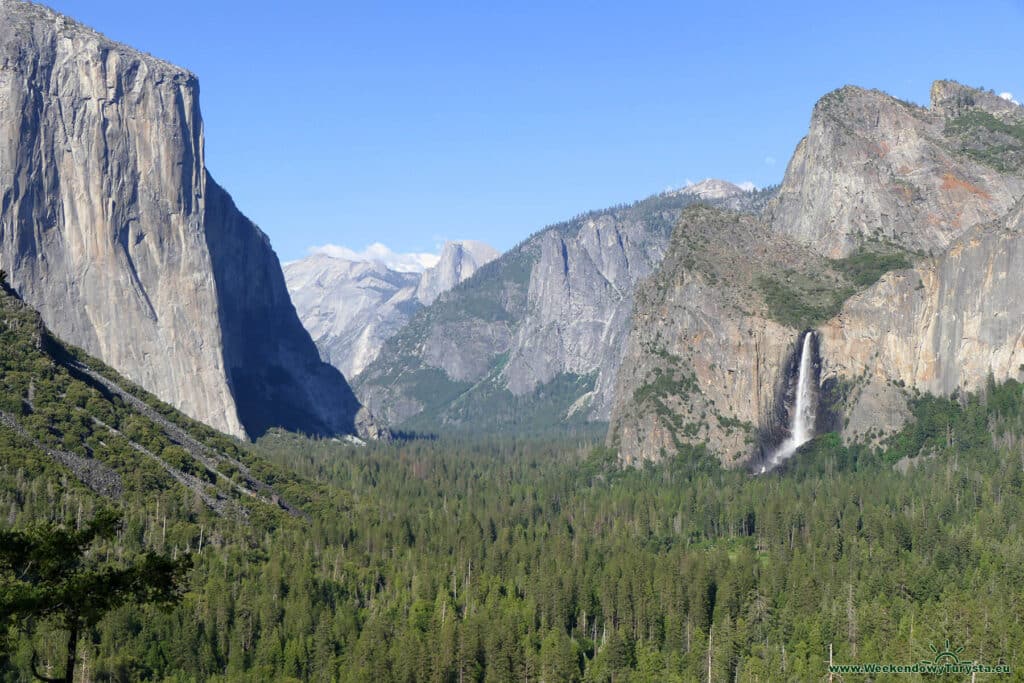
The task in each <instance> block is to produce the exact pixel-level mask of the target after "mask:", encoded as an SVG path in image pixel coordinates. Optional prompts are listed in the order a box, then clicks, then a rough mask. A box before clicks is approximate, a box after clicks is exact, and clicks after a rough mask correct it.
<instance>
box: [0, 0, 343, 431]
mask: <svg viewBox="0 0 1024 683" xmlns="http://www.w3.org/2000/svg"><path fill="white" fill-rule="evenodd" d="M203 144H204V139H203V125H202V118H201V116H200V112H199V85H198V82H197V80H196V78H195V76H193V75H192V74H191V73H189V72H187V71H184V70H182V69H180V68H177V67H175V66H173V65H170V64H168V63H166V62H163V61H160V60H158V59H155V58H153V57H150V56H148V55H144V54H141V53H139V52H137V51H135V50H133V49H131V48H128V47H126V46H124V45H120V44H117V43H114V42H112V41H110V40H108V39H107V38H105V37H104V36H102V35H100V34H98V33H96V32H95V31H92V30H90V29H88V28H86V27H84V26H82V25H80V24H77V23H76V22H74V21H72V20H71V19H68V18H66V17H63V16H61V15H59V14H57V13H55V12H52V11H51V10H48V9H46V8H43V7H40V6H37V5H32V4H28V3H23V2H17V1H15V0H0V192H2V194H3V202H2V207H0V267H2V268H4V269H5V270H7V271H8V273H9V279H10V283H11V285H12V287H13V288H14V289H16V290H17V291H18V292H19V293H20V294H21V296H22V297H23V298H24V299H25V300H26V301H27V302H28V303H29V304H31V305H32V306H33V307H35V308H36V309H38V310H39V311H40V312H41V314H42V316H43V319H44V320H45V321H46V323H47V325H49V326H50V327H51V328H52V329H53V330H54V331H55V333H56V334H57V335H58V336H60V337H61V338H63V339H65V340H67V341H69V342H71V343H73V344H75V345H77V346H81V347H82V348H84V349H85V350H86V351H88V352H89V353H91V354H93V355H95V356H97V357H99V358H101V359H102V360H103V361H104V362H106V363H108V364H110V365H111V366H113V367H114V368H116V369H117V370H118V371H120V372H122V373H123V374H125V375H126V376H128V377H129V378H131V379H132V380H133V381H135V382H137V383H138V384H140V385H141V386H143V387H145V388H146V389H148V390H149V391H152V392H153V393H154V394H156V395H157V396H159V397H160V398H162V399H164V400H166V401H167V402H169V403H171V404H172V405H174V406H176V407H178V408H180V409H181V410H183V411H184V412H186V413H188V414H189V415H191V416H193V417H195V418H197V419H200V420H202V421H203V422H206V423H207V424H210V425H212V426H214V427H216V428H217V429H220V430H223V431H225V432H228V433H231V434H234V435H236V436H244V435H249V436H253V437H255V436H258V435H259V434H261V433H262V432H263V431H265V430H266V428H268V427H269V426H282V427H287V428H290V429H298V430H302V431H307V432H315V433H324V432H343V433H348V432H351V431H352V430H353V429H354V428H355V424H354V418H355V414H356V411H357V410H358V408H359V405H358V402H357V401H356V400H355V397H354V395H353V394H352V392H351V390H350V389H349V387H348V385H347V383H346V381H345V379H344V378H343V377H342V376H341V374H340V373H338V372H337V371H335V370H334V369H333V368H330V367H329V366H326V365H324V364H321V363H320V362H319V358H318V355H317V353H316V349H315V347H314V346H313V343H312V341H311V340H310V339H309V335H308V334H307V333H306V332H305V331H304V330H303V328H302V327H301V324H300V323H299V321H298V319H297V317H296V315H295V311H294V308H293V307H292V305H291V302H290V300H289V298H288V295H287V291H286V289H285V286H284V278H283V276H282V274H281V268H280V265H279V263H278V261H277V257H276V256H275V254H274V252H273V250H272V249H271V248H270V245H269V243H268V241H267V239H266V236H265V235H263V233H262V232H260V231H259V229H258V228H256V227H255V226H254V225H253V224H252V223H251V222H249V221H248V220H247V219H246V218H245V217H244V216H243V215H242V214H241V213H240V212H239V211H238V210H237V208H235V206H234V204H233V203H232V202H231V199H230V197H229V196H228V195H227V193H226V192H225V191H224V190H222V189H221V188H220V187H219V186H217V185H216V183H214V182H213V180H212V179H211V178H210V177H209V175H208V173H207V171H206V167H205V164H204V161H203Z"/></svg>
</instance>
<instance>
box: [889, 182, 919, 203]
mask: <svg viewBox="0 0 1024 683" xmlns="http://www.w3.org/2000/svg"><path fill="white" fill-rule="evenodd" d="M891 187H892V191H893V194H896V195H898V196H899V197H900V199H902V200H903V201H905V202H909V201H912V200H913V199H914V191H913V190H911V189H910V188H909V187H907V186H906V185H900V184H899V183H893V184H892V186H891Z"/></svg>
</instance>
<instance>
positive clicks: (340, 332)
mask: <svg viewBox="0 0 1024 683" xmlns="http://www.w3.org/2000/svg"><path fill="white" fill-rule="evenodd" d="M498 256H499V254H498V252H497V251H496V250H495V249H493V248H492V247H490V246H488V245H486V244H484V243H482V242H472V241H459V242H447V243H445V245H444V247H443V249H442V250H441V257H440V259H439V260H438V262H437V264H436V265H434V266H432V267H430V268H427V269H426V270H424V271H423V272H422V273H410V272H402V271H398V270H394V269H392V268H389V267H387V266H386V265H384V264H383V263H380V262H377V261H350V260H348V259H344V258H336V257H332V256H327V255H325V254H314V255H312V256H309V257H307V258H304V259H301V260H299V261H294V262H292V263H289V264H287V265H285V267H284V273H285V279H286V281H287V283H288V290H289V292H290V293H291V296H292V301H294V303H295V308H296V310H297V311H298V314H299V318H300V319H301V320H302V324H303V325H304V326H305V327H306V329H307V330H308V331H309V334H310V335H311V336H312V337H313V340H314V342H316V345H317V348H318V349H319V350H320V355H321V356H322V357H323V359H324V360H325V361H327V362H329V363H330V364H331V365H333V366H334V367H336V368H338V369H339V370H341V371H342V372H343V373H344V374H345V376H346V377H355V376H356V375H358V374H359V373H360V372H362V371H363V369H364V368H366V366H367V365H369V364H370V363H372V362H373V361H374V360H375V359H376V358H377V356H378V354H379V353H380V350H381V347H382V345H383V344H384V342H385V341H386V340H387V339H389V338H390V337H391V336H392V335H394V334H395V333H396V332H398V330H400V329H401V328H402V326H404V325H405V324H406V323H407V322H409V319H410V318H411V317H412V315H413V314H414V313H415V312H416V311H418V310H419V309H420V308H422V307H423V306H424V305H429V304H430V303H432V302H433V301H434V300H435V299H436V298H437V297H438V296H440V295H441V294H442V293H443V292H446V291H448V290H449V289H451V288H452V287H454V286H455V285H457V284H459V283H460V282H462V281H464V280H466V279H467V278H469V277H470V276H472V275H473V273H475V272H476V270H477V269H478V268H479V267H480V266H482V265H484V264H485V263H488V262H490V261H493V260H494V259H495V258H497V257H498Z"/></svg>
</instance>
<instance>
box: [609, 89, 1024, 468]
mask: <svg viewBox="0 0 1024 683" xmlns="http://www.w3.org/2000/svg"><path fill="white" fill-rule="evenodd" d="M1022 155H1024V110H1022V109H1021V108H1020V107H1019V106H1016V105H1013V104H1012V103H1009V102H1007V101H1005V100H1002V99H1001V98H999V97H997V96H995V95H993V94H991V93H986V92H983V91H979V90H974V89H971V88H967V87H965V86H962V85H959V84H956V83H951V82H947V81H939V82H937V83H936V84H935V85H934V87H933V89H932V106H931V107H930V109H922V108H919V107H915V106H913V105H910V104H907V103H905V102H901V101H899V100H896V99H894V98H891V97H889V96H887V95H885V94H884V93H880V92H877V91H866V90H861V89H859V88H852V87H847V88H843V89H841V90H838V91H836V92H834V93H830V94H829V95H826V96H825V97H824V98H823V99H822V100H821V101H820V102H819V103H818V104H817V106H816V107H815V111H814V116H813V118H812V123H811V132H810V134H809V135H808V136H807V138H805V139H804V140H803V141H801V143H800V144H799V146H798V147H797V150H796V152H795V154H794V157H793V160H792V161H791V162H790V164H789V167H788V169H787V172H786V177H785V180H784V182H783V184H782V186H781V188H780V190H779V193H778V195H777V196H776V197H775V198H774V199H773V200H772V201H771V202H770V203H769V204H768V206H767V208H766V209H765V211H764V212H763V213H762V215H761V216H760V218H754V217H744V216H740V215H738V214H735V213H733V214H729V213H723V212H709V211H707V210H700V211H693V212H688V213H687V214H686V216H685V218H684V220H683V221H681V222H680V224H679V226H678V227H677V228H676V231H675V233H674V235H673V238H672V244H671V246H670V248H669V253H668V255H667V256H666V258H665V260H664V262H663V263H662V266H661V268H660V269H659V271H658V273H657V274H656V275H655V276H654V277H652V278H651V279H650V280H648V281H647V282H645V283H644V284H643V285H641V286H640V288H639V289H638V295H637V305H636V308H635V309H634V313H633V326H632V333H631V336H630V339H629V342H628V350H627V352H626V357H625V360H624V362H623V364H622V369H621V371H620V373H619V377H618V384H617V389H616V391H615V398H616V402H615V408H614V411H613V418H612V423H611V427H610V430H609V436H608V441H609V444H611V445H613V446H616V447H618V449H619V453H620V457H621V458H622V460H623V461H624V462H627V463H632V464H635V463H638V462H642V461H646V460H659V459H661V458H663V457H666V456H668V455H671V454H674V453H677V452H679V451H680V450H682V449H683V448H685V447H687V446H690V447H693V446H698V445H701V444H706V445H707V446H708V447H709V449H710V450H711V451H712V452H714V453H715V454H716V455H717V456H718V457H719V458H720V459H721V461H722V462H723V463H725V464H727V465H736V464H739V463H741V462H743V461H746V460H748V459H751V458H757V457H758V456H760V455H763V454H764V451H765V450H766V449H769V448H771V447H772V446H773V445H774V444H777V443H778V442H779V440H780V439H781V438H782V437H783V436H784V429H785V420H784V419H783V418H784V417H785V411H786V410H787V406H785V405H784V403H783V393H782V390H783V389H784V388H785V384H784V383H785V381H786V371H785V368H786V364H787V363H788V362H789V361H790V360H791V359H792V357H793V350H794V347H795V345H796V343H797V341H798V339H799V338H800V337H801V334H802V332H803V331H804V330H805V329H808V328H814V329H816V330H817V331H818V335H817V341H818V351H819V353H820V363H821V368H820V378H821V382H822V386H821V390H822V393H823V395H824V396H825V397H826V401H825V402H826V403H827V407H828V410H829V411H834V412H832V413H831V414H827V415H826V414H822V415H819V420H821V424H820V425H819V427H821V428H822V429H835V430H841V431H842V432H843V437H844V439H846V440H853V439H862V438H870V439H875V438H878V437H879V436H880V435H883V434H885V433H889V432H892V431H894V430H896V429H898V428H899V427H901V426H902V425H903V424H904V422H905V421H906V419H907V418H908V417H909V410H908V408H907V402H908V397H909V396H910V395H911V394H912V393H913V392H916V391H920V392H930V393H935V394H944V395H949V394H950V393H952V392H953V391H955V390H957V389H960V390H967V391H974V390H977V389H979V388H980V387H982V386H983V385H984V383H985V381H986V380H987V378H988V377H989V376H992V377H994V378H995V379H996V380H1004V379H1007V378H1019V377H1020V376H1021V368H1022V367H1024V365H1022V363H1024V345H1022V344H1024V341H1022V339H1024V307H1022V305H1021V300H1020V297H1019V296H1017V295H1016V294H1015V289H1014V287H1015V284H1014V283H1015V278H1014V274H1015V273H1017V272H1020V269H1021V267H1022V266H1024V263H1021V262H1020V260H1021V258H1024V256H1022V254H1021V234H1022V231H1024V225H1022V213H1024V208H1022V205H1021V197H1022V196H1024V156H1022ZM840 257H842V258H840ZM873 268H874V269H876V270H877V271H878V272H877V273H875V275H872V276H871V277H866V275H865V274H866V273H868V272H870V271H871V270H872V269H873ZM884 271H889V272H886V273H884V274H882V273H883V272H884ZM879 274H880V275H881V278H880V279H878V280H877V281H875V277H876V276H877V275H879Z"/></svg>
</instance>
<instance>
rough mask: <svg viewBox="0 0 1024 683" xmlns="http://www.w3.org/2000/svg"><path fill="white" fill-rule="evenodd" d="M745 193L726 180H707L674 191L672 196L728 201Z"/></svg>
mask: <svg viewBox="0 0 1024 683" xmlns="http://www.w3.org/2000/svg"><path fill="white" fill-rule="evenodd" d="M745 192H748V190H745V189H743V188H742V187H740V186H739V185H736V184H735V183H730V182H729V181H728V180H720V179H718V178H707V179H706V180H702V181H700V182H699V183H694V184H692V185H687V186H686V187H683V188H681V189H679V190H676V191H675V192H673V193H672V194H675V195H691V196H694V197H700V198H701V199H728V198H729V197H736V196H738V195H741V194H743V193H745Z"/></svg>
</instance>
